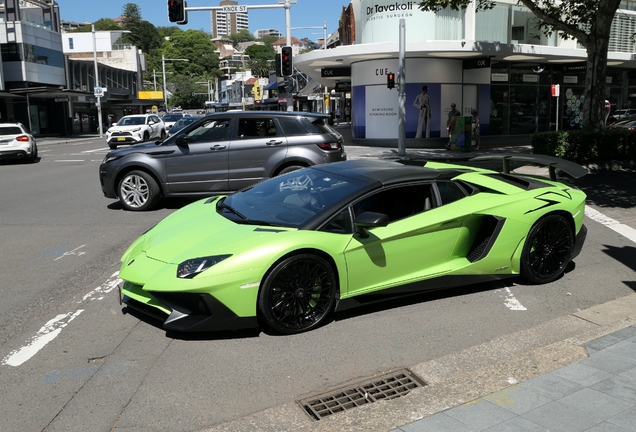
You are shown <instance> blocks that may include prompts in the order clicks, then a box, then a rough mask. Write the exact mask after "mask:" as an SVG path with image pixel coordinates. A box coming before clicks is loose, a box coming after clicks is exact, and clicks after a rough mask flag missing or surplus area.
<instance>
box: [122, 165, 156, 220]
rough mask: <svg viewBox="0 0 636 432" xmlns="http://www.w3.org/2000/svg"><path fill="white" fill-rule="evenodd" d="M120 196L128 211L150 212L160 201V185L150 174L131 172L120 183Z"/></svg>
mask: <svg viewBox="0 0 636 432" xmlns="http://www.w3.org/2000/svg"><path fill="white" fill-rule="evenodd" d="M118 195H119V200H120V201H121V203H122V205H123V206H124V208H126V209H127V210H131V211H144V210H149V209H150V208H152V207H153V206H154V205H155V204H156V203H157V200H158V199H159V185H157V182H156V181H155V179H153V178H152V176H151V175H150V174H148V173H146V172H143V171H131V172H129V173H128V174H126V175H125V176H124V178H122V179H121V181H120V182H119V187H118Z"/></svg>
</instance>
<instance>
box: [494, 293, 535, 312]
mask: <svg viewBox="0 0 636 432" xmlns="http://www.w3.org/2000/svg"><path fill="white" fill-rule="evenodd" d="M495 292H496V293H498V294H500V295H502V297H504V298H505V299H504V305H505V306H506V307H507V308H508V309H510V310H521V311H524V310H528V309H526V308H525V307H524V306H523V305H522V304H521V302H520V301H519V300H517V299H516V298H515V296H514V294H513V293H512V291H510V288H509V287H506V288H500V289H496V290H495Z"/></svg>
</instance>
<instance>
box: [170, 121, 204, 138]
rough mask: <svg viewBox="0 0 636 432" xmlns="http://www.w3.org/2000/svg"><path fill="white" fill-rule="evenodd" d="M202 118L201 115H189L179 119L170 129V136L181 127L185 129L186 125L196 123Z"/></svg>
mask: <svg viewBox="0 0 636 432" xmlns="http://www.w3.org/2000/svg"><path fill="white" fill-rule="evenodd" d="M200 118H201V117H200V116H188V117H183V118H181V119H179V120H177V122H176V123H175V124H173V125H172V126H171V127H170V128H169V129H168V136H169V137H170V136H172V135H174V134H176V133H177V132H179V131H180V130H181V129H183V128H184V127H186V126H187V125H189V124H192V123H194V122H195V121H197V120H199V119H200Z"/></svg>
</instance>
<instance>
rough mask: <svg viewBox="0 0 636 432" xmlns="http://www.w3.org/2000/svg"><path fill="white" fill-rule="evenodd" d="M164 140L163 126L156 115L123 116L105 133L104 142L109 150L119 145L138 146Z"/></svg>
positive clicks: (164, 131) (164, 130)
mask: <svg viewBox="0 0 636 432" xmlns="http://www.w3.org/2000/svg"><path fill="white" fill-rule="evenodd" d="M165 138H166V129H165V126H164V124H163V121H161V119H160V118H159V117H158V116H157V115H156V114H134V115H127V116H124V117H122V118H121V119H119V121H118V122H117V123H116V124H114V125H112V126H111V127H110V128H108V131H106V141H107V142H108V147H110V148H111V149H115V148H117V146H118V145H119V144H138V143H142V142H146V141H150V140H154V139H158V140H161V141H163V140H164V139H165Z"/></svg>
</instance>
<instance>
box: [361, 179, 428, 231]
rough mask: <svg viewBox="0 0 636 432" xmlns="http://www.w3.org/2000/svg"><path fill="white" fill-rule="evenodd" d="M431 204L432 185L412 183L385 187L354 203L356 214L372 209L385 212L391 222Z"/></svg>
mask: <svg viewBox="0 0 636 432" xmlns="http://www.w3.org/2000/svg"><path fill="white" fill-rule="evenodd" d="M430 206H431V187H430V185H428V184H426V185H412V186H402V187H395V188H391V189H385V190H383V191H381V192H378V193H375V194H373V195H370V196H368V197H366V198H365V199H363V200H361V201H359V202H358V203H356V204H354V205H353V211H354V215H355V216H358V215H360V214H362V213H364V212H367V211H370V212H375V213H383V214H385V215H387V216H388V217H389V219H390V220H391V222H393V221H396V220H400V219H403V218H405V217H408V216H413V215H416V214H418V213H422V212H423V211H425V210H428V209H429V208H430Z"/></svg>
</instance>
